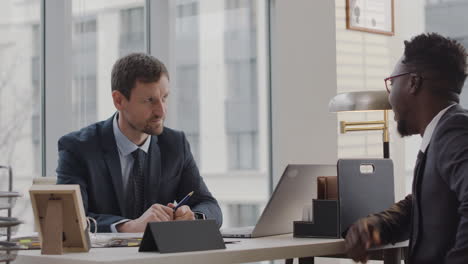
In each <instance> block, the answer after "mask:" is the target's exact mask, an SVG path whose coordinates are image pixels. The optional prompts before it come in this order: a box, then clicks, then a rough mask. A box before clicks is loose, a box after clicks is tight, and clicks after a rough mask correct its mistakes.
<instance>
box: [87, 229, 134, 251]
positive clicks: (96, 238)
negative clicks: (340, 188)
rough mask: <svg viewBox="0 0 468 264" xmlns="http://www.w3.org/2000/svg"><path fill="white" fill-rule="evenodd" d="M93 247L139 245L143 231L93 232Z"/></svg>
mask: <svg viewBox="0 0 468 264" xmlns="http://www.w3.org/2000/svg"><path fill="white" fill-rule="evenodd" d="M90 238H91V244H92V247H93V248H98V247H138V246H140V244H141V239H142V238H143V233H96V234H91V235H90Z"/></svg>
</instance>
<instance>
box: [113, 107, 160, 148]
mask: <svg viewBox="0 0 468 264" xmlns="http://www.w3.org/2000/svg"><path fill="white" fill-rule="evenodd" d="M118 116H119V113H118V112H117V113H116V114H115V115H114V120H113V124H112V125H113V130H114V137H115V142H116V143H117V148H118V149H119V152H120V154H121V155H123V156H127V155H129V154H131V153H132V152H133V151H135V150H136V149H137V148H140V149H141V150H143V151H144V152H145V153H148V149H149V146H150V143H151V136H148V138H147V139H146V141H145V143H143V145H141V146H140V147H138V146H137V145H136V144H135V143H133V142H132V141H130V139H128V138H127V136H125V135H124V134H123V133H122V131H120V128H119V124H118V122H117V120H118Z"/></svg>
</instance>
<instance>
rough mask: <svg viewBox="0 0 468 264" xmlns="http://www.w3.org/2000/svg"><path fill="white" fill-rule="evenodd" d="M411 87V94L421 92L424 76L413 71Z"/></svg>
mask: <svg viewBox="0 0 468 264" xmlns="http://www.w3.org/2000/svg"><path fill="white" fill-rule="evenodd" d="M410 78H411V79H410V89H409V93H410V94H411V95H416V94H417V93H419V91H420V90H421V87H422V77H421V76H419V75H417V74H415V73H411V74H410Z"/></svg>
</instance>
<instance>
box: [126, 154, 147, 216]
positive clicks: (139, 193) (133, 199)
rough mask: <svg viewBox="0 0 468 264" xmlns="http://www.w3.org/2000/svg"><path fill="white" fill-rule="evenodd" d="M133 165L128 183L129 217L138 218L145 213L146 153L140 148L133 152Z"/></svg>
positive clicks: (127, 201)
mask: <svg viewBox="0 0 468 264" xmlns="http://www.w3.org/2000/svg"><path fill="white" fill-rule="evenodd" d="M132 156H133V160H134V161H133V167H132V170H131V172H130V177H129V178H128V185H127V198H126V203H127V215H126V216H127V217H129V218H131V219H136V218H138V217H140V216H141V215H142V214H143V213H144V210H145V208H144V206H145V192H144V190H145V161H146V153H145V152H144V151H143V150H141V149H140V148H138V149H136V150H135V151H133V152H132Z"/></svg>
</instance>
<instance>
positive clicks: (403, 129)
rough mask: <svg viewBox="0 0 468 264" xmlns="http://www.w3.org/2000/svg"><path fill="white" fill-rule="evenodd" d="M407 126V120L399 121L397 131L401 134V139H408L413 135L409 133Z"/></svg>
mask: <svg viewBox="0 0 468 264" xmlns="http://www.w3.org/2000/svg"><path fill="white" fill-rule="evenodd" d="M406 124H407V123H406V120H398V121H397V130H398V134H400V136H401V137H407V136H410V135H411V133H410V132H409V131H408V126H407V125H406Z"/></svg>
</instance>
